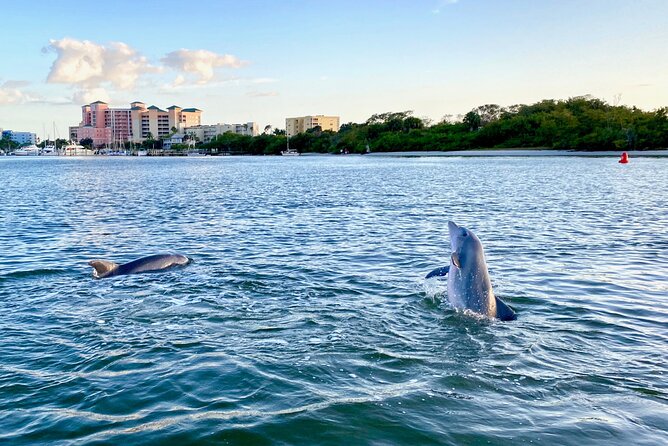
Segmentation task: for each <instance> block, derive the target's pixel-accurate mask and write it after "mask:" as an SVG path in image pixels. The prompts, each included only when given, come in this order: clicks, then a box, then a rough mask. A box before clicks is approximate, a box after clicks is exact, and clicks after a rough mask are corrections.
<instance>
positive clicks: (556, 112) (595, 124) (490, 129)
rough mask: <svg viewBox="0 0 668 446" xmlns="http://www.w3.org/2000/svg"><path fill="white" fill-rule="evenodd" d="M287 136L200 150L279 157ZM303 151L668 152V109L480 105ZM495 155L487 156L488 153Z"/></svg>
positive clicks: (586, 103)
mask: <svg viewBox="0 0 668 446" xmlns="http://www.w3.org/2000/svg"><path fill="white" fill-rule="evenodd" d="M285 146H286V137H285V134H284V132H281V131H277V132H275V133H274V134H272V135H260V136H256V137H249V136H241V135H235V134H232V133H226V134H223V135H218V136H217V137H216V138H215V139H214V140H213V141H211V142H209V143H206V144H202V145H200V146H198V147H199V148H201V149H204V150H206V151H207V152H210V153H212V152H213V153H215V152H217V153H234V154H249V155H278V154H279V153H280V151H281V150H284V148H285ZM290 148H291V149H293V150H297V151H299V152H300V153H334V154H336V153H368V152H370V153H379V152H380V153H387V152H411V153H417V154H419V153H421V152H449V151H462V150H466V151H471V150H479V149H486V150H488V151H489V150H490V149H510V148H512V149H525V150H529V149H534V150H536V149H537V148H538V150H547V151H555V153H554V154H556V151H562V152H564V151H582V152H603V151H613V152H615V153H617V152H619V151H629V150H631V151H638V150H642V151H645V150H657V149H665V148H668V107H663V108H660V109H658V110H655V111H651V112H648V111H643V110H640V109H638V108H636V107H627V106H621V105H609V104H607V103H606V102H604V101H602V100H600V99H596V98H593V97H591V96H579V97H574V98H570V99H567V100H560V101H557V100H551V99H550V100H543V101H540V102H537V103H535V104H532V105H513V106H510V107H501V106H499V105H494V104H489V105H483V106H480V107H477V108H475V109H473V110H471V111H470V112H468V113H467V114H466V115H464V116H462V117H458V118H455V117H452V116H446V117H444V118H443V120H441V121H440V122H438V123H436V124H432V123H430V122H429V121H428V120H426V119H420V118H417V117H415V116H412V112H410V111H407V112H391V113H382V114H375V115H373V116H371V117H370V118H369V119H368V120H367V121H366V122H364V123H361V124H357V123H347V124H343V125H341V128H340V129H339V131H338V132H331V131H321V130H320V129H319V128H317V127H316V128H314V129H311V130H309V131H307V132H305V133H300V134H298V135H295V136H293V137H291V138H290ZM488 153H489V152H488Z"/></svg>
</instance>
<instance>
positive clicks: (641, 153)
mask: <svg viewBox="0 0 668 446" xmlns="http://www.w3.org/2000/svg"><path fill="white" fill-rule="evenodd" d="M622 152H624V150H619V151H583V150H551V149H481V150H451V151H447V152H438V151H425V152H374V153H367V154H366V155H364V156H391V157H432V156H466V157H475V156H480V157H488V156H581V157H619V156H620V155H621V153H622ZM625 152H627V153H628V154H629V158H641V157H668V149H663V150H626V151H625Z"/></svg>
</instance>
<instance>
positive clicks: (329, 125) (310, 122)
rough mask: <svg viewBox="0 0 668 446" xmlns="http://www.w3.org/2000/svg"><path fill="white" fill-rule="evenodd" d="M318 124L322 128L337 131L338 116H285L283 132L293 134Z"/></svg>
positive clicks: (338, 125)
mask: <svg viewBox="0 0 668 446" xmlns="http://www.w3.org/2000/svg"><path fill="white" fill-rule="evenodd" d="M317 126H320V128H321V129H322V130H331V131H333V132H338V131H339V127H340V124H339V117H338V116H325V115H314V116H302V117H299V118H287V119H286V120H285V133H286V134H287V135H288V137H290V136H294V135H296V134H297V133H304V132H305V131H307V130H310V129H312V128H314V127H317Z"/></svg>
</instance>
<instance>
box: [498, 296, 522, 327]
mask: <svg viewBox="0 0 668 446" xmlns="http://www.w3.org/2000/svg"><path fill="white" fill-rule="evenodd" d="M494 298H495V299H496V317H498V318H499V319H501V320H502V321H514V320H515V319H517V315H516V314H515V312H514V311H513V309H512V308H510V307H509V306H508V305H507V304H506V303H505V302H504V301H502V300H501V299H499V298H498V297H496V296H495V297H494Z"/></svg>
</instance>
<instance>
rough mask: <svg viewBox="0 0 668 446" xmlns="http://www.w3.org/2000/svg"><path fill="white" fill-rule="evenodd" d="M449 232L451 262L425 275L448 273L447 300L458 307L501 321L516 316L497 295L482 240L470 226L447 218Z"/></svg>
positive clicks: (433, 275)
mask: <svg viewBox="0 0 668 446" xmlns="http://www.w3.org/2000/svg"><path fill="white" fill-rule="evenodd" d="M448 231H449V234H450V247H451V249H452V255H451V256H450V265H449V266H444V267H441V268H437V269H435V270H433V271H432V272H430V273H429V274H427V276H426V277H425V278H427V279H429V278H432V277H442V276H446V275H447V278H448V300H449V301H450V304H451V305H452V306H453V307H454V308H457V309H461V310H471V311H473V312H474V313H478V314H482V315H485V316H488V317H492V318H498V319H501V320H502V321H512V320H515V319H517V316H516V315H515V312H514V311H513V310H512V308H510V307H509V306H508V305H506V304H505V303H504V302H503V301H502V300H501V299H499V298H498V297H496V296H494V291H493V290H492V283H491V281H490V278H489V273H488V271H487V262H486V261H485V253H484V250H483V248H482V243H480V240H479V239H478V237H476V235H475V234H474V233H473V232H471V231H470V230H468V229H466V228H464V227H461V226H457V224H456V223H455V222H453V221H449V222H448Z"/></svg>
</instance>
